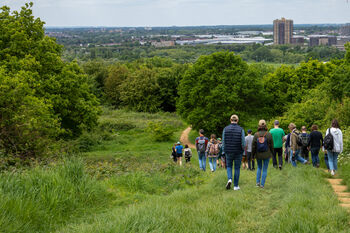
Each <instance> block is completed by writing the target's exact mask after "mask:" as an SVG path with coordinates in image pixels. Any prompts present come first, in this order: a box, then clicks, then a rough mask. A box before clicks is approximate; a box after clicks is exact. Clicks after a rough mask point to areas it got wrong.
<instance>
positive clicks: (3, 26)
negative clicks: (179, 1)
mask: <svg viewBox="0 0 350 233" xmlns="http://www.w3.org/2000/svg"><path fill="white" fill-rule="evenodd" d="M31 7H32V4H26V5H25V6H24V7H23V8H22V9H21V11H20V12H17V11H14V12H11V11H10V9H9V8H8V7H2V8H1V12H0V148H1V151H0V153H3V154H14V155H18V156H20V157H28V156H41V155H43V154H45V152H47V150H48V149H50V145H53V144H54V143H55V142H57V141H59V140H67V139H72V138H76V137H79V135H81V134H82V133H83V132H85V131H89V130H91V129H93V128H94V127H96V125H97V124H98V117H99V113H100V106H101V105H107V106H111V107H112V108H127V109H130V110H133V111H139V112H151V113H154V112H158V111H164V112H177V113H178V114H179V115H180V116H181V117H182V118H183V119H184V120H185V121H186V122H187V123H189V124H192V125H193V127H194V128H196V129H199V128H203V129H205V130H206V131H208V132H213V133H214V132H216V133H220V132H221V130H222V129H223V127H224V126H225V125H226V123H227V120H228V119H229V116H230V115H232V113H236V114H239V115H240V119H245V120H242V121H241V123H242V125H243V126H250V124H251V123H250V122H253V121H254V122H255V120H256V119H258V118H264V119H272V118H273V119H275V118H278V119H280V122H281V123H282V127H285V128H286V126H284V125H283V123H284V122H285V123H287V122H291V121H293V122H295V123H296V124H297V125H307V126H311V124H312V123H317V124H319V125H326V124H327V123H328V122H329V120H330V119H332V118H334V117H336V118H338V119H339V121H340V123H341V124H342V125H349V124H350V122H349V119H350V92H349V90H350V87H349V85H350V84H349V83H350V82H349V81H350V48H349V46H347V53H346V54H345V56H344V57H342V58H338V59H333V60H331V61H330V62H327V63H324V62H321V61H318V60H313V59H310V60H308V61H307V62H302V63H301V64H300V65H298V66H285V65H282V66H281V67H279V68H277V69H276V68H274V66H271V65H266V64H262V63H259V64H249V63H247V62H246V61H244V59H243V58H242V57H241V56H239V55H237V54H235V53H234V52H232V51H229V50H226V51H221V52H215V53H210V54H208V55H202V56H200V57H199V58H198V59H197V60H196V61H195V62H193V63H187V64H182V63H177V62H174V61H173V60H172V59H170V58H160V57H153V58H143V59H136V60H135V61H132V62H120V61H119V62H111V61H106V60H102V59H101V60H90V61H86V62H82V61H80V62H76V61H71V62H68V61H65V60H64V59H62V57H63V48H62V46H61V45H58V44H57V43H56V42H55V39H53V38H50V37H48V36H45V34H44V29H43V25H44V22H42V21H41V20H40V19H39V18H34V17H33V15H32V10H31ZM261 48H264V47H261V46H257V47H256V49H255V51H254V52H256V51H258V50H259V49H261ZM287 51H288V48H287V49H286V52H287Z"/></svg>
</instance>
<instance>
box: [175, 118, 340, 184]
mask: <svg viewBox="0 0 350 233" xmlns="http://www.w3.org/2000/svg"><path fill="white" fill-rule="evenodd" d="M230 120H231V124H230V125H228V126H226V127H225V128H224V130H223V133H222V140H221V139H220V138H218V139H217V138H216V135H215V134H212V135H211V136H210V140H209V139H208V138H207V137H205V136H204V130H202V129H201V130H199V137H197V138H196V143H195V145H196V150H197V153H198V160H199V167H200V169H201V170H203V171H205V170H206V159H207V158H209V166H210V169H211V171H212V172H214V171H215V170H216V167H217V164H219V162H218V160H221V166H222V167H225V168H226V170H227V179H228V181H227V183H226V189H230V188H231V186H232V178H233V186H234V187H233V189H234V190H240V187H239V177H240V168H241V165H242V163H243V168H247V169H249V170H255V160H256V162H257V175H256V186H257V187H260V188H264V186H265V181H266V177H267V169H268V166H269V162H270V159H271V158H272V164H273V166H274V167H275V168H278V169H280V170H282V167H283V161H285V163H291V164H292V165H293V166H297V162H300V163H302V164H309V152H311V160H312V165H313V166H314V167H317V168H318V167H319V166H320V159H319V152H320V150H321V149H322V150H323V151H324V154H325V157H324V158H325V163H326V166H327V168H328V170H329V171H330V173H331V175H335V173H336V171H337V169H338V166H337V161H338V155H339V154H340V153H341V152H342V151H343V136H342V131H341V130H340V127H339V123H338V121H337V120H336V119H334V120H333V121H332V124H331V127H330V128H329V129H327V131H326V134H325V137H324V138H323V136H322V133H321V132H319V131H318V127H317V125H313V126H312V127H311V133H310V134H308V133H307V128H306V127H305V126H303V127H302V128H301V131H299V130H298V129H297V128H296V125H295V124H294V123H290V124H289V126H288V128H289V131H290V133H289V134H287V135H285V132H284V130H283V129H282V128H280V127H279V124H280V123H279V121H278V120H276V121H275V122H274V128H272V129H271V130H268V128H267V125H266V121H265V120H260V121H259V123H258V128H257V132H256V133H255V134H254V135H253V134H252V130H248V131H247V132H248V135H247V136H245V131H244V129H243V128H242V127H240V126H239V125H238V122H239V118H238V116H237V115H232V116H231V118H230ZM283 144H285V146H284V147H283ZM182 149H183V147H182V146H181V145H180V143H177V145H176V146H175V147H174V148H173V151H174V152H175V153H177V156H176V158H179V157H180V158H181V157H182ZM186 149H187V150H189V151H190V152H187V155H188V156H189V155H190V157H191V156H192V152H191V150H190V149H189V148H188V146H187V145H186V146H185V150H186ZM180 154H181V155H180ZM283 154H284V156H283ZM188 156H187V157H188ZM187 157H186V152H185V158H187ZM190 157H189V159H186V162H188V161H190ZM177 161H180V162H179V164H181V159H180V160H177ZM233 169H234V177H232V173H233Z"/></svg>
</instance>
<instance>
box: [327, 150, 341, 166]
mask: <svg viewBox="0 0 350 233" xmlns="http://www.w3.org/2000/svg"><path fill="white" fill-rule="evenodd" d="M327 154H328V163H329V169H330V170H338V155H339V153H338V152H331V151H327Z"/></svg>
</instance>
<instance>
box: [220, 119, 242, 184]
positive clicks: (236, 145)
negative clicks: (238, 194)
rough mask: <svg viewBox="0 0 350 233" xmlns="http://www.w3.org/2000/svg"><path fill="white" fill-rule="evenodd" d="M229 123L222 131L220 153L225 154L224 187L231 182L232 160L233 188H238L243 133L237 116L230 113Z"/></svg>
mask: <svg viewBox="0 0 350 233" xmlns="http://www.w3.org/2000/svg"><path fill="white" fill-rule="evenodd" d="M230 120H231V124H230V125H228V126H226V127H225V128H224V130H223V132H222V153H223V154H225V156H226V168H227V179H228V181H227V184H226V189H230V188H231V184H232V166H233V161H234V165H235V166H234V169H235V175H234V179H233V185H234V187H233V190H240V188H239V186H238V183H239V175H240V168H241V161H242V155H243V151H244V148H245V133H244V129H242V128H241V127H240V126H239V125H238V121H239V119H238V116H237V115H232V116H231V118H230Z"/></svg>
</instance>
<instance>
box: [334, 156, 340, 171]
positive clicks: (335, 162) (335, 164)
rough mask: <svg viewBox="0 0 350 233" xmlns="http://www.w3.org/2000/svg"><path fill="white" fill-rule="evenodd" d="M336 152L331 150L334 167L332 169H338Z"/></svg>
mask: <svg viewBox="0 0 350 233" xmlns="http://www.w3.org/2000/svg"><path fill="white" fill-rule="evenodd" d="M338 155H339V153H338V152H333V167H334V171H337V170H338Z"/></svg>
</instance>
